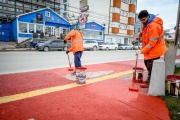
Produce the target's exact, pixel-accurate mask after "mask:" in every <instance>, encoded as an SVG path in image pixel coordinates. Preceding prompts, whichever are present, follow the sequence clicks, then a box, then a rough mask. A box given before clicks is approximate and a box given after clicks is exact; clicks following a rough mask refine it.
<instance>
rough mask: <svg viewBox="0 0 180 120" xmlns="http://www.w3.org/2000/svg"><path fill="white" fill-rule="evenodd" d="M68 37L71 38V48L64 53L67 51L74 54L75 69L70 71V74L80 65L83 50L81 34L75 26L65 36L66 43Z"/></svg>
mask: <svg viewBox="0 0 180 120" xmlns="http://www.w3.org/2000/svg"><path fill="white" fill-rule="evenodd" d="M69 39H71V48H69V49H68V50H67V51H66V54H68V53H69V52H72V53H73V54H74V65H75V71H74V72H73V73H72V75H76V68H77V67H81V56H82V53H83V51H84V46H83V35H82V33H81V32H79V31H78V29H77V27H76V28H75V29H73V30H71V31H70V32H69V33H68V34H67V35H66V36H65V38H64V43H66V42H67V41H68V40H69Z"/></svg>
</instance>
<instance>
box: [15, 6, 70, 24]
mask: <svg viewBox="0 0 180 120" xmlns="http://www.w3.org/2000/svg"><path fill="white" fill-rule="evenodd" d="M42 10H51V11H52V12H53V13H55V14H56V15H57V16H59V17H61V18H62V19H63V20H65V21H66V22H68V21H67V20H66V19H64V18H63V17H62V16H60V15H59V14H57V13H56V12H55V11H53V10H52V9H51V8H50V7H46V8H42V9H39V10H35V11H32V12H29V13H24V14H20V15H17V16H16V17H17V18H18V17H20V16H23V15H28V14H30V13H35V12H38V11H42ZM68 23H69V24H70V22H68Z"/></svg>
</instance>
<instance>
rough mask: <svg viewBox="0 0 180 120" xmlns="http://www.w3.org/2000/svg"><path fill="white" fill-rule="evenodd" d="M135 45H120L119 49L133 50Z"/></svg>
mask: <svg viewBox="0 0 180 120" xmlns="http://www.w3.org/2000/svg"><path fill="white" fill-rule="evenodd" d="M133 49H134V46H133V45H131V44H129V45H120V46H119V50H133Z"/></svg>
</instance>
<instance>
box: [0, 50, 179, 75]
mask: <svg viewBox="0 0 180 120" xmlns="http://www.w3.org/2000/svg"><path fill="white" fill-rule="evenodd" d="M179 53H180V51H179V50H178V52H177V54H179ZM69 55H70V61H71V62H72V65H73V66H74V62H73V55H72V53H70V54H69ZM135 59H136V56H135V50H118V51H85V52H84V53H83V56H82V64H83V65H87V64H98V63H106V62H115V61H126V60H135ZM139 59H143V55H139ZM62 67H69V63H68V57H67V55H66V54H65V51H50V52H43V51H12V52H0V74H9V73H18V72H28V71H36V70H47V69H54V68H62Z"/></svg>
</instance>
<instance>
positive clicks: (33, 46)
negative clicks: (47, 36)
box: [30, 40, 46, 48]
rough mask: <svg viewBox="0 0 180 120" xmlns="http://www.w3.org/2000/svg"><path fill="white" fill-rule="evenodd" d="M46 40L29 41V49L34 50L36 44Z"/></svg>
mask: <svg viewBox="0 0 180 120" xmlns="http://www.w3.org/2000/svg"><path fill="white" fill-rule="evenodd" d="M45 41H46V40H38V41H33V40H31V41H30V48H36V45H37V44H38V43H44V42H45Z"/></svg>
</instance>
